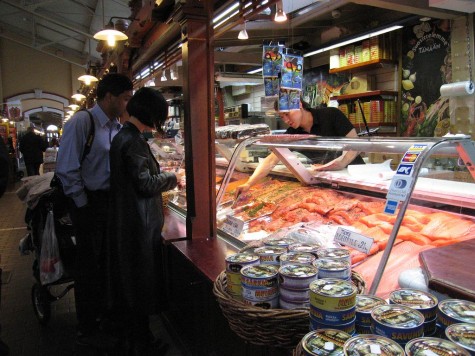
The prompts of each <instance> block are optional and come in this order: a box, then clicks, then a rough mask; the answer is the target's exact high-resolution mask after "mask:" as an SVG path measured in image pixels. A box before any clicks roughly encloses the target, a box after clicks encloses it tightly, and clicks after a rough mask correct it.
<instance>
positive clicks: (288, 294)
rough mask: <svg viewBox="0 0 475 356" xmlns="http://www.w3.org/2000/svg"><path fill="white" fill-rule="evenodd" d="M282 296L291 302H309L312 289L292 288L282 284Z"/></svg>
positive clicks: (280, 290)
mask: <svg viewBox="0 0 475 356" xmlns="http://www.w3.org/2000/svg"><path fill="white" fill-rule="evenodd" d="M279 292H280V296H281V297H282V298H284V299H285V300H288V301H291V302H308V301H309V300H310V289H290V288H285V287H282V286H280V287H279Z"/></svg>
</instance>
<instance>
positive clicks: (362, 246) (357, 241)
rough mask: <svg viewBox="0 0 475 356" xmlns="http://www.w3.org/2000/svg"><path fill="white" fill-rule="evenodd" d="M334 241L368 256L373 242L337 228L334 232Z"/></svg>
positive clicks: (352, 232)
mask: <svg viewBox="0 0 475 356" xmlns="http://www.w3.org/2000/svg"><path fill="white" fill-rule="evenodd" d="M335 241H337V242H339V243H341V244H342V245H346V246H350V247H353V248H355V249H357V250H358V251H361V252H364V253H366V254H369V251H370V250H371V247H372V246H373V242H374V240H373V239H371V238H369V237H366V236H364V235H361V234H358V233H357V232H354V231H350V230H346V229H343V228H341V227H339V228H338V229H337V230H336V234H335Z"/></svg>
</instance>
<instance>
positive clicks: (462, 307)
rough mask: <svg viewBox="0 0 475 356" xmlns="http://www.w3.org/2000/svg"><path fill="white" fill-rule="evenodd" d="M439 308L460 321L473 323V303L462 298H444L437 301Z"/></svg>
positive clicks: (474, 317)
mask: <svg viewBox="0 0 475 356" xmlns="http://www.w3.org/2000/svg"><path fill="white" fill-rule="evenodd" d="M439 309H440V311H441V312H443V313H444V314H446V315H447V316H449V317H451V318H453V319H456V320H459V321H460V322H461V323H472V324H474V323H475V303H474V302H469V301H467V300H462V299H445V300H443V301H441V302H440V303H439Z"/></svg>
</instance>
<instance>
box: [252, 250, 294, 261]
mask: <svg viewBox="0 0 475 356" xmlns="http://www.w3.org/2000/svg"><path fill="white" fill-rule="evenodd" d="M254 252H255V253H257V254H258V255H259V260H260V261H261V264H270V265H280V255H282V254H284V253H286V252H287V249H286V248H285V247H277V246H264V247H259V248H256V249H255V250H254Z"/></svg>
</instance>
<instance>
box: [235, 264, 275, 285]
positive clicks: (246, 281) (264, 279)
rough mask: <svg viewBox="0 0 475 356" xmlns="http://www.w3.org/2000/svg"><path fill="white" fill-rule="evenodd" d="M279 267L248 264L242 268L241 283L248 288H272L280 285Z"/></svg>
mask: <svg viewBox="0 0 475 356" xmlns="http://www.w3.org/2000/svg"><path fill="white" fill-rule="evenodd" d="M278 273H279V269H278V267H277V266H273V265H257V266H247V267H244V268H243V269H242V270H241V275H242V277H241V283H242V285H243V286H246V287H248V288H272V287H276V286H278V285H279V279H278Z"/></svg>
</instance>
